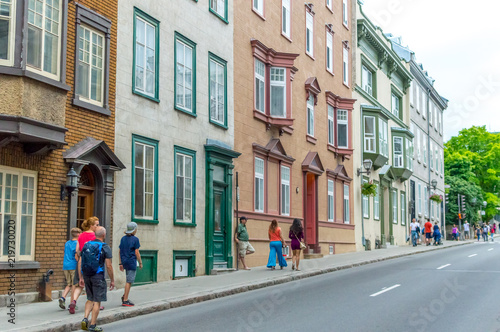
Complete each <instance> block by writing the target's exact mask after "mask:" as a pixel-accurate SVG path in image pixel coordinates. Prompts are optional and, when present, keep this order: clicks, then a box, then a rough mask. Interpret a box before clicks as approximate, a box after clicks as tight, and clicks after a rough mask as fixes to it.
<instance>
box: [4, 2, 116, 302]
mask: <svg viewBox="0 0 500 332" xmlns="http://www.w3.org/2000/svg"><path fill="white" fill-rule="evenodd" d="M117 2H118V1H117V0H100V1H97V0H82V1H78V2H74V1H67V0H30V1H27V0H26V1H24V0H18V1H13V0H4V1H2V2H1V10H0V24H1V26H2V28H1V29H0V95H1V99H2V103H1V106H0V215H1V218H0V230H1V231H0V248H1V249H0V295H4V296H6V295H5V294H7V289H8V288H9V279H8V278H7V277H6V276H8V275H9V273H15V275H16V282H15V284H16V293H31V294H33V297H32V298H31V299H32V300H35V299H37V298H38V294H37V293H36V292H37V287H38V282H39V281H40V280H41V278H42V275H43V274H45V273H46V272H47V271H48V270H49V269H51V270H53V271H54V275H53V276H52V277H51V282H52V285H53V288H54V289H62V288H63V287H64V285H65V284H64V277H63V274H62V264H63V254H64V244H65V242H66V241H67V240H68V236H69V230H70V229H71V228H72V227H77V226H80V224H81V222H82V221H83V220H84V219H86V218H88V217H90V216H92V215H96V216H98V217H99V219H100V221H101V225H103V226H105V227H106V228H107V229H108V234H107V240H108V241H111V236H110V235H111V232H112V209H113V201H112V194H113V189H114V173H115V172H117V171H120V170H121V169H123V168H124V165H123V164H122V163H121V161H120V160H119V159H118V158H117V156H116V155H115V154H114V152H113V150H114V126H115V85H116V84H115V82H116V80H115V71H116V62H115V60H116V36H117V9H118V8H117V7H118V3H117ZM70 180H73V181H70ZM76 181H78V182H76Z"/></svg>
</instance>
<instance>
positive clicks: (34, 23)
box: [1, 0, 63, 80]
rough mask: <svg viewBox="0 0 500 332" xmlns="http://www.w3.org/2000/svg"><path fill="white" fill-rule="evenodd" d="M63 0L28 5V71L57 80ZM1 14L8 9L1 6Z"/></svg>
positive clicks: (48, 0)
mask: <svg viewBox="0 0 500 332" xmlns="http://www.w3.org/2000/svg"><path fill="white" fill-rule="evenodd" d="M62 3H63V1H62V0H30V1H28V31H27V34H28V37H27V54H26V63H27V69H29V70H32V71H35V72H38V73H40V74H42V75H45V76H47V77H50V78H53V79H56V80H58V79H59V76H60V74H61V73H60V66H59V62H60V57H61V33H62V32H61V27H62V24H61V19H62ZM1 5H2V6H1V7H2V11H3V10H4V8H7V6H6V4H4V3H3V2H2V4H1Z"/></svg>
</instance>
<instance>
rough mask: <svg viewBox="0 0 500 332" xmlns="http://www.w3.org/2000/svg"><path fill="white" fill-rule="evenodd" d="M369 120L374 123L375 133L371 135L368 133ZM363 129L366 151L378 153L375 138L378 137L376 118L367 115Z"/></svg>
mask: <svg viewBox="0 0 500 332" xmlns="http://www.w3.org/2000/svg"><path fill="white" fill-rule="evenodd" d="M367 120H371V122H372V128H373V132H371V133H368V131H367V130H366V128H367V126H366V122H367ZM363 129H364V151H365V152H371V153H376V152H377V144H376V141H375V137H376V136H377V127H376V118H375V117H374V116H368V115H365V116H364V121H363ZM370 147H371V148H370Z"/></svg>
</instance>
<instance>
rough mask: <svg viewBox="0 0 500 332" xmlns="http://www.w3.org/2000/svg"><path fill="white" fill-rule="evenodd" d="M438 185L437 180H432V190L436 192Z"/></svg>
mask: <svg viewBox="0 0 500 332" xmlns="http://www.w3.org/2000/svg"><path fill="white" fill-rule="evenodd" d="M437 184H438V182H437V180H436V179H432V181H431V186H432V189H434V190H436V187H437Z"/></svg>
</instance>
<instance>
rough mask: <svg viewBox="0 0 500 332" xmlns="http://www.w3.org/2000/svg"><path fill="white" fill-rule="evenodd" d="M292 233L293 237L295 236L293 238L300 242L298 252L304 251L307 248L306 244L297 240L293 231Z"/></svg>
mask: <svg viewBox="0 0 500 332" xmlns="http://www.w3.org/2000/svg"><path fill="white" fill-rule="evenodd" d="M292 233H293V235H295V238H296V239H297V241H299V242H300V250H303V249H306V248H307V246H306V244H305V243H304V242H302V241H300V240H299V238H298V237H297V234H295V232H294V231H292Z"/></svg>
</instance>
